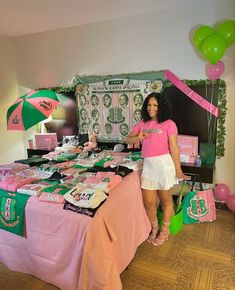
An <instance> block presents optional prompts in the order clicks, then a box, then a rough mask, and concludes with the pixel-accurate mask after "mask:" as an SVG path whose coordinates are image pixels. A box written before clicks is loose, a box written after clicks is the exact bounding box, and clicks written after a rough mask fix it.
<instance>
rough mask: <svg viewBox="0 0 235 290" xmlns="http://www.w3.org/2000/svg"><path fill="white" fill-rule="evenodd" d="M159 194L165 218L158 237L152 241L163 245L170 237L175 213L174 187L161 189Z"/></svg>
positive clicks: (154, 243) (157, 244)
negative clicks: (170, 228)
mask: <svg viewBox="0 0 235 290" xmlns="http://www.w3.org/2000/svg"><path fill="white" fill-rule="evenodd" d="M158 195H159V198H160V202H161V206H162V211H163V219H162V227H161V230H160V233H159V235H158V236H157V238H156V239H155V240H154V241H153V242H152V243H153V245H155V246H159V245H162V244H163V243H164V242H165V240H167V239H168V236H169V234H170V230H169V225H170V222H171V217H172V214H173V199H172V189H169V190H159V191H158Z"/></svg>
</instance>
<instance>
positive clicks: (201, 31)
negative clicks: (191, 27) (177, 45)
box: [193, 20, 235, 80]
mask: <svg viewBox="0 0 235 290" xmlns="http://www.w3.org/2000/svg"><path fill="white" fill-rule="evenodd" d="M233 43H235V21H234V20H226V21H224V22H222V23H220V24H219V25H218V26H217V27H215V28H211V27H210V26H207V25H201V26H200V27H198V28H197V29H196V30H195V32H194V36H193V44H194V45H195V47H196V48H197V49H198V50H199V51H200V52H201V53H202V55H203V57H204V58H205V59H206V60H208V61H209V64H208V65H207V74H208V78H209V79H211V80H216V79H218V78H219V77H220V76H221V74H222V73H223V72H224V64H223V62H222V61H220V59H221V58H222V57H223V55H224V53H225V51H226V48H227V47H229V46H230V45H232V44H233Z"/></svg>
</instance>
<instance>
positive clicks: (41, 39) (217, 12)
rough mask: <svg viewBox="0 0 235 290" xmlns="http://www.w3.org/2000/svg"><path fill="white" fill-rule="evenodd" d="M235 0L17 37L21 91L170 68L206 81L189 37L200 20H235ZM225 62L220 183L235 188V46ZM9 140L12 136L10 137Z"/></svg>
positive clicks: (203, 2) (200, 3)
mask: <svg viewBox="0 0 235 290" xmlns="http://www.w3.org/2000/svg"><path fill="white" fill-rule="evenodd" d="M234 6H235V4H234V0H226V1H224V0H198V1H194V2H193V3H188V4H185V5H184V6H179V7H177V8H174V9H168V10H160V11H153V12H152V13H148V14H144V15H141V16H132V17H129V18H124V19H119V20H115V21H107V22H102V23H96V24H90V25H84V26H80V27H74V28H68V29H61V30H57V31H52V32H46V33H40V34H34V35H29V36H24V37H18V38H15V48H16V67H17V80H18V83H19V86H20V90H21V89H25V88H37V87H45V86H55V85H59V84H61V83H62V82H64V81H66V80H69V79H72V77H73V75H74V74H86V75H90V74H112V73H122V72H139V71H146V70H161V69H171V70H172V71H173V72H174V73H176V74H177V75H178V77H180V78H181V79H205V78H206V75H205V66H206V61H205V60H203V59H202V58H201V57H200V56H199V55H198V54H197V53H196V51H195V50H194V48H193V46H192V44H191V41H190V38H191V35H192V31H193V29H194V28H195V27H196V26H197V25H199V24H205V25H210V26H213V25H214V24H215V23H216V22H218V21H220V20H223V19H234V18H235V12H234V11H235V10H234V9H235V7H234ZM223 61H224V63H225V68H226V70H225V73H224V75H223V76H222V77H223V79H225V81H226V82H227V86H228V95H227V98H228V111H227V116H228V117H227V119H226V128H227V136H226V157H225V158H222V159H221V160H219V161H218V162H217V164H216V182H224V183H226V184H228V185H229V186H230V188H231V190H232V191H233V192H234V181H233V177H234V149H233V148H234V46H233V48H231V49H229V50H228V51H227V52H226V54H225V56H224V58H223ZM7 138H8V137H7Z"/></svg>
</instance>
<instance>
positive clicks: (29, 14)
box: [0, 0, 197, 36]
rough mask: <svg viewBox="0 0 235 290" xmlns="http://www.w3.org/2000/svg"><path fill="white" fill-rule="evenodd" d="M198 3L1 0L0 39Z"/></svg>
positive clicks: (170, 0) (168, 0)
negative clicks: (0, 36) (1, 36)
mask: <svg viewBox="0 0 235 290" xmlns="http://www.w3.org/2000/svg"><path fill="white" fill-rule="evenodd" d="M193 1H195V2H196V1H197V0H0V35H5V36H22V35H27V34H33V33H39V32H45V31H50V30H55V29H61V28H66V27H73V26H77V25H84V24H89V23H96V22H101V21H108V20H112V19H120V18H124V17H128V16H131V15H141V14H144V13H149V12H153V11H156V10H159V9H168V8H174V7H176V6H178V5H181V4H185V3H188V2H193Z"/></svg>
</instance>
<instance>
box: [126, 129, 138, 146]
mask: <svg viewBox="0 0 235 290" xmlns="http://www.w3.org/2000/svg"><path fill="white" fill-rule="evenodd" d="M139 141H140V139H139V135H138V134H136V133H134V132H131V133H129V134H128V136H127V137H126V138H125V140H124V142H125V143H126V144H135V143H137V142H139Z"/></svg>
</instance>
